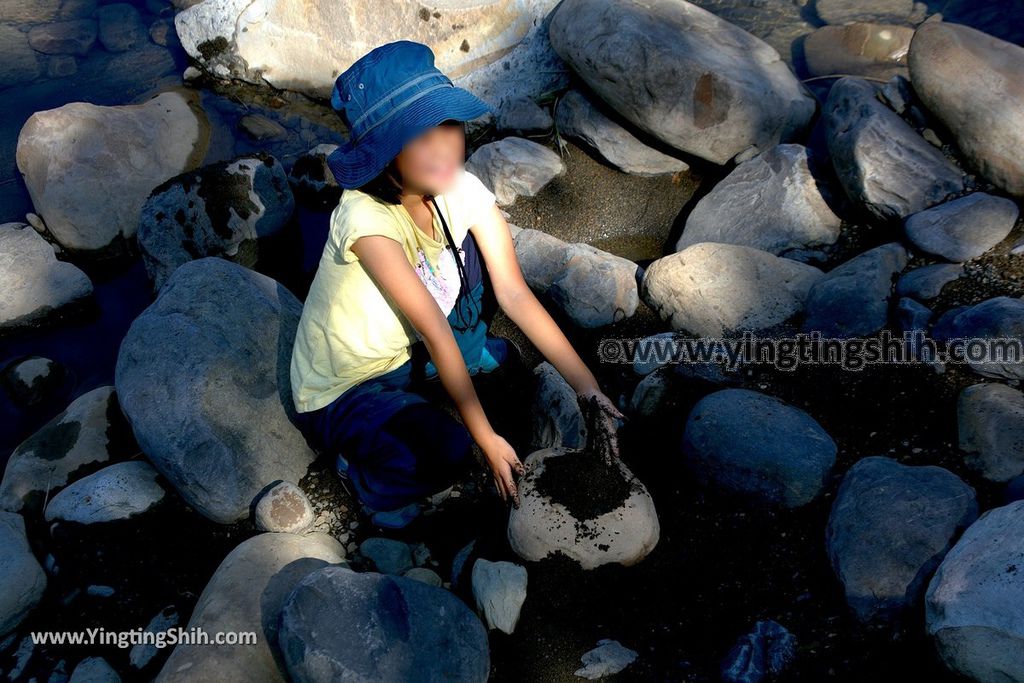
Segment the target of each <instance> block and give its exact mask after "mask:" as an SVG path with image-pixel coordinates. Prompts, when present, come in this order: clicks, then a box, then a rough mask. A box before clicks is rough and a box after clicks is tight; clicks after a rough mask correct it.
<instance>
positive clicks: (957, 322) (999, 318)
mask: <svg viewBox="0 0 1024 683" xmlns="http://www.w3.org/2000/svg"><path fill="white" fill-rule="evenodd" d="M932 337H933V338H934V339H935V340H937V341H940V342H949V341H950V340H956V339H979V340H982V342H980V343H982V344H984V343H985V342H986V341H988V340H1006V343H1009V344H1016V345H1018V346H1019V345H1020V344H1021V342H1022V337H1024V300H1022V299H1018V298H1015V297H1009V296H997V297H995V298H992V299H987V300H985V301H982V302H981V303H979V304H975V305H974V306H963V307H958V308H954V309H951V310H949V311H947V312H946V313H944V314H943V315H942V316H941V317H939V319H938V320H937V321H936V322H935V325H933V326H932ZM994 351H996V352H998V351H999V349H998V347H997V348H995V349H994ZM967 365H968V366H969V367H970V368H971V369H972V370H974V371H975V372H976V373H978V374H979V375H983V376H985V377H998V378H1004V379H1024V362H1021V360H1020V359H1018V360H1016V361H1015V360H1014V359H1013V357H1012V356H1008V357H1005V358H1003V359H1001V360H1000V359H998V358H991V359H986V358H982V359H979V360H977V361H972V360H968V361H967Z"/></svg>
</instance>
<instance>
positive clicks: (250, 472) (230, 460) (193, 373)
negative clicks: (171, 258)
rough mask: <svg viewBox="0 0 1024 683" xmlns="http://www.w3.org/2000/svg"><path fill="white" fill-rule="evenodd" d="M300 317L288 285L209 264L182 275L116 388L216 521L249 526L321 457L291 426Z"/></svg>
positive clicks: (142, 437) (181, 270) (126, 344)
mask: <svg viewBox="0 0 1024 683" xmlns="http://www.w3.org/2000/svg"><path fill="white" fill-rule="evenodd" d="M301 312H302V305H301V304H300V303H299V301H298V299H296V298H295V296H294V295H293V294H292V293H291V292H289V291H288V290H287V289H286V288H285V287H283V286H282V285H281V284H279V283H278V282H276V281H274V280H273V279H271V278H269V277H267V276H265V275H261V274H260V273H256V272H254V271H251V270H249V269H247V268H244V267H242V266H240V265H238V264H235V263H231V262H229V261H226V260H224V259H221V258H217V257H214V256H209V257H206V258H201V259H198V260H196V261H189V262H188V263H185V264H183V265H181V266H179V267H178V269H177V270H175V271H174V273H173V274H172V275H171V277H170V278H169V279H168V280H167V283H166V284H165V285H164V287H163V289H162V290H161V291H160V294H159V296H157V299H156V301H155V302H154V303H153V304H152V305H150V306H149V308H147V309H146V310H145V311H143V312H142V314H140V315H139V317H138V318H136V319H135V321H134V322H133V323H132V325H131V327H130V328H129V329H128V332H127V334H126V335H125V338H124V340H123V341H122V342H121V348H120V352H119V354H118V358H117V365H116V368H115V373H114V384H115V386H116V387H117V398H118V401H119V402H120V404H121V408H122V409H123V411H124V414H125V416H127V418H128V421H129V422H130V423H131V425H132V430H133V431H134V433H135V436H136V438H137V440H138V442H139V445H140V446H141V448H142V451H143V452H144V453H145V454H146V455H147V456H148V457H149V459H150V460H151V461H152V463H153V465H154V466H155V467H156V468H157V470H159V471H160V473H161V474H163V475H164V477H166V478H167V480H168V481H170V482H171V484H173V485H174V486H175V488H176V489H177V490H178V493H180V494H181V496H182V497H183V498H184V499H185V501H186V502H188V503H189V504H190V505H192V506H193V507H194V508H196V509H197V510H198V511H199V512H201V513H202V514H204V515H205V516H207V517H209V518H210V519H212V520H214V521H217V522H221V523H225V524H227V523H231V522H235V521H237V520H239V519H244V518H246V517H248V515H249V509H250V505H251V504H252V502H253V499H254V498H255V497H256V495H257V494H258V493H259V492H260V491H261V490H262V489H263V488H264V487H266V486H267V485H268V484H270V483H272V482H275V481H277V480H279V479H283V480H285V481H299V480H300V479H301V478H302V477H303V476H304V475H305V474H306V470H307V468H308V467H309V464H310V463H311V462H312V461H313V459H314V453H313V451H312V450H310V448H309V446H308V445H307V444H306V440H305V438H304V437H303V435H302V433H301V432H300V431H299V430H298V429H297V428H296V427H295V426H294V425H293V423H292V419H293V418H294V413H295V407H294V403H293V401H292V395H291V382H290V380H289V375H288V367H289V360H290V358H291V353H292V346H293V343H294V339H295V329H296V326H297V325H298V320H299V316H300V315H301Z"/></svg>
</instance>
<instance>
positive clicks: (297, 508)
mask: <svg viewBox="0 0 1024 683" xmlns="http://www.w3.org/2000/svg"><path fill="white" fill-rule="evenodd" d="M255 518H256V520H255V521H256V528H257V529H259V530H260V531H281V532H284V533H289V534H301V533H302V532H303V531H305V530H307V529H309V527H311V526H313V522H314V520H315V515H314V514H313V506H312V505H310V503H309V498H307V497H306V494H305V493H303V491H302V489H300V488H299V487H298V486H296V485H295V484H293V483H291V482H290V481H282V482H280V483H279V484H275V485H274V486H273V488H271V489H270V490H269V491H267V492H266V493H264V494H263V495H262V496H261V497H260V499H259V501H258V502H257V503H256V510H255Z"/></svg>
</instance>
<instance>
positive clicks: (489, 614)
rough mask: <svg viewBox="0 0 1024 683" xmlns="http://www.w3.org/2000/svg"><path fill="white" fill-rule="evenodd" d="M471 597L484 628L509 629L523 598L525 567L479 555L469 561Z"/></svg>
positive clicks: (514, 622)
mask: <svg viewBox="0 0 1024 683" xmlns="http://www.w3.org/2000/svg"><path fill="white" fill-rule="evenodd" d="M472 580H473V599H474V600H476V606H477V609H479V610H480V612H481V613H482V614H483V615H484V622H485V623H486V624H487V628H496V629H498V630H499V631H502V632H504V633H512V632H513V631H515V629H516V624H517V623H518V622H519V612H520V611H521V610H522V609H523V603H524V602H526V582H527V576H526V567H523V566H521V565H518V564H513V563H512V562H491V561H490V560H485V559H483V558H480V559H478V560H477V561H476V562H475V563H474V564H473V577H472Z"/></svg>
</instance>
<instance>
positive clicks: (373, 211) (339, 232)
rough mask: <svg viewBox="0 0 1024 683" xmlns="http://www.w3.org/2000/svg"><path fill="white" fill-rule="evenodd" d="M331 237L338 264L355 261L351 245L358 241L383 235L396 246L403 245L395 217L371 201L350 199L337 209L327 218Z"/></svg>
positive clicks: (364, 198) (375, 201)
mask: <svg viewBox="0 0 1024 683" xmlns="http://www.w3.org/2000/svg"><path fill="white" fill-rule="evenodd" d="M331 234H332V236H334V238H335V240H336V244H337V255H336V258H337V260H338V261H339V262H341V263H352V262H353V261H358V260H359V257H358V256H356V255H355V253H354V252H353V251H352V244H353V243H354V242H355V241H356V240H357V239H359V238H360V237H365V236H366V235H383V236H385V237H390V238H391V239H393V240H395V241H396V242H398V243H399V244H402V243H403V242H404V237H403V235H402V231H401V228H400V227H399V226H398V224H397V223H396V219H395V217H394V216H393V215H391V213H390V212H389V211H388V210H387V208H385V207H383V206H381V205H380V204H379V203H378V202H377V200H375V199H373V198H372V197H360V198H357V199H352V200H351V201H349V202H347V203H345V204H343V205H342V206H341V207H339V209H338V210H337V211H335V212H334V214H333V215H332V216H331Z"/></svg>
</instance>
